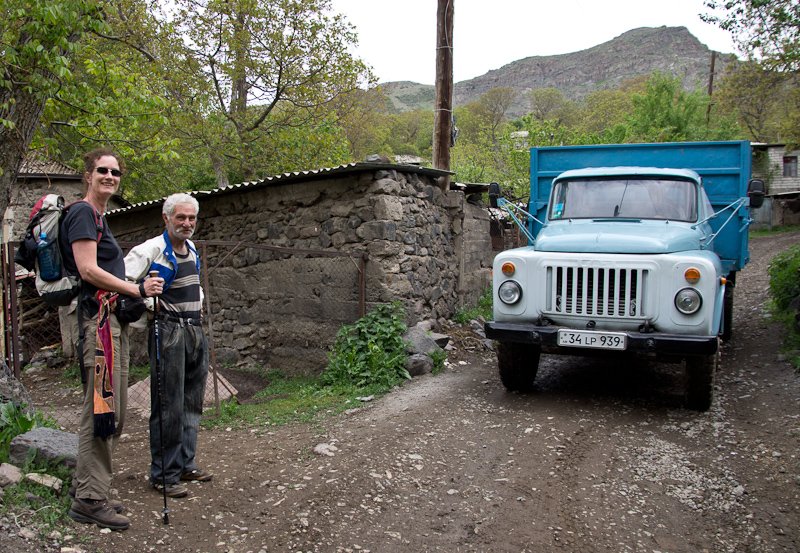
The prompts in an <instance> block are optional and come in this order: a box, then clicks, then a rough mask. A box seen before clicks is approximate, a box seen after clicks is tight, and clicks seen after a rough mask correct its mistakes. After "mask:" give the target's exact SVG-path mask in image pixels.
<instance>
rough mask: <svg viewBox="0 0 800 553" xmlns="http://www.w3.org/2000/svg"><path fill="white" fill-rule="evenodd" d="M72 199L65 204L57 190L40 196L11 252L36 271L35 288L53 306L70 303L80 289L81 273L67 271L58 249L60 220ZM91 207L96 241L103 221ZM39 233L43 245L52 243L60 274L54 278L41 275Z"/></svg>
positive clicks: (26, 266) (18, 262) (100, 232)
mask: <svg viewBox="0 0 800 553" xmlns="http://www.w3.org/2000/svg"><path fill="white" fill-rule="evenodd" d="M78 201H83V200H78ZM75 203H77V202H73V203H71V204H69V205H68V206H65V205H64V204H65V202H64V198H63V197H61V196H59V195H58V194H47V195H46V196H42V197H41V198H40V199H39V201H38V202H36V205H34V206H33V209H32V210H31V216H30V218H29V220H28V227H27V228H26V229H25V235H24V236H23V238H22V239H21V240H20V244H19V249H18V250H17V253H16V254H15V255H14V261H15V262H16V263H17V264H19V265H21V266H23V267H25V268H26V269H27V270H29V271H34V272H35V273H36V291H37V292H38V293H39V296H40V297H41V298H42V300H43V301H44V302H45V303H46V304H48V305H52V306H64V305H69V304H70V302H72V300H73V298H75V297H76V296H77V295H78V294H79V293H80V290H81V279H80V277H79V276H78V275H70V274H67V272H66V270H65V269H64V263H63V258H64V255H63V253H62V252H61V242H60V240H59V234H60V231H61V221H62V220H63V218H64V215H66V213H67V210H68V209H69V208H70V206H72V205H74V204H75ZM92 210H93V211H94V218H95V225H96V226H97V241H98V242H99V241H100V238H101V237H102V236H103V221H102V218H101V217H100V214H99V213H98V212H97V210H96V209H94V208H92ZM42 233H45V234H46V236H47V244H45V245H51V246H52V252H53V255H54V257H55V258H56V261H57V264H58V266H60V268H61V272H60V275H58V276H57V277H56V278H55V279H53V280H45V279H44V278H42V273H41V270H40V267H39V259H38V256H37V252H38V249H39V246H40V243H41V235H42Z"/></svg>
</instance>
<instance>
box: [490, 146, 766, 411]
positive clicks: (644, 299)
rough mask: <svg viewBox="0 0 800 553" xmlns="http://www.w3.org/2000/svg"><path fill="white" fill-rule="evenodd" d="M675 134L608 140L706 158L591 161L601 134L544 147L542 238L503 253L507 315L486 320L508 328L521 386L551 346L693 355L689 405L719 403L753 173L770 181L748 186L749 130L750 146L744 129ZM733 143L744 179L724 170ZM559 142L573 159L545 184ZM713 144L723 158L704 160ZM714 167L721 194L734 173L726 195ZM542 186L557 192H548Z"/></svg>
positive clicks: (506, 379)
mask: <svg viewBox="0 0 800 553" xmlns="http://www.w3.org/2000/svg"><path fill="white" fill-rule="evenodd" d="M710 144H711V145H712V146H709V145H710ZM670 146H671V148H670ZM648 147H649V148H648ZM664 147H665V145H620V146H616V147H615V146H604V147H602V149H603V151H604V152H605V153H606V156H605V157H606V159H607V160H608V161H609V162H611V163H613V162H614V161H615V160H623V161H629V160H631V158H632V157H638V158H639V159H641V160H645V161H654V160H657V159H660V160H662V161H664V160H666V159H667V158H670V157H675V156H674V154H675V152H676V151H681V150H682V152H683V154H682V155H685V152H686V151H687V150H688V151H690V152H691V155H689V156H687V157H688V158H692V160H691V161H690V163H692V164H693V165H697V166H698V167H697V169H699V171H698V170H696V169H694V168H691V167H687V166H686V165H687V164H686V163H683V164H674V165H678V166H673V167H670V166H668V165H667V164H661V165H659V166H637V165H627V164H625V165H613V164H610V165H608V166H604V165H599V166H591V165H590V163H589V161H590V160H589V158H592V159H591V161H594V158H595V157H597V156H596V154H597V153H598V150H595V149H593V148H594V147H570V148H569V149H563V148H561V149H558V148H550V149H544V148H543V149H534V150H535V151H534V152H533V153H532V156H534V155H535V156H537V157H536V159H535V160H534V158H533V157H532V174H531V179H532V197H531V202H530V204H529V210H528V211H527V212H525V215H526V218H527V225H524V223H523V225H524V226H525V227H526V233H527V234H528V236H529V244H530V245H529V246H526V247H524V248H517V249H513V250H507V251H505V252H502V253H500V254H498V255H497V256H496V258H495V261H494V265H493V273H492V274H493V277H492V279H493V294H494V320H493V321H490V322H487V323H486V326H485V330H486V333H487V336H488V337H489V338H492V339H494V340H496V341H497V355H498V365H499V370H500V377H501V380H502V382H503V384H504V385H505V386H506V388H508V389H509V390H515V391H522V392H524V391H528V390H530V389H531V388H532V387H533V384H534V379H535V377H536V372H537V370H538V363H539V357H540V355H541V354H542V353H554V354H567V355H583V356H588V355H591V356H617V357H621V358H625V357H628V358H629V357H639V358H646V359H652V360H657V361H667V362H676V363H684V364H685V367H686V371H685V374H686V387H685V392H686V402H687V405H688V406H689V407H692V408H695V409H700V410H705V409H708V407H709V406H710V405H711V401H712V398H713V396H712V394H713V379H714V373H715V371H716V368H717V364H718V362H719V355H718V353H719V342H720V338H724V339H729V338H730V335H731V330H732V329H731V323H732V317H731V314H732V310H733V286H734V284H735V276H736V272H737V271H738V270H739V269H740V268H741V267H743V266H744V264H745V263H746V262H747V258H748V256H749V252H748V251H747V225H748V224H749V221H750V219H749V212H748V211H747V210H748V205H749V198H748V196H747V195H746V193H744V191H745V189H747V188H746V187H747V186H749V187H750V190H751V192H752V193H751V196H754V195H755V196H757V192H758V190H759V186H758V183H756V182H754V183H750V185H747V184H746V185H745V188H744V189H742V192H743V193H742V194H741V195H740V194H739V193H738V192H739V181H740V178H739V177H741V176H742V175H744V174H745V171H746V175H747V177H749V169H750V164H749V157H747V159H746V160H744V162H743V159H742V156H743V155H748V156H749V144H748V145H747V148H746V150H745V148H744V147H743V144H742V143H738V142H736V143H694V144H680V145H674V144H673V145H667V148H666V149H664ZM540 150H544V152H542V151H540ZM721 150H725V153H727V154H729V153H730V152H731V151H735V152H738V153H739V154H740V155H739V156H738V157H737V158H736V165H735V170H734V171H731V170H730V168H722V169H724V171H722V172H723V173H724V174H725V176H726V177H735V178H733V179H731V178H723V179H717V178H716V175H714V176H713V177H712V176H711V175H712V172H713V171H719V170H720V169H721V168H720V167H716V166H714V167H712V168H709V167H708V165H709V162H711V163H712V164H714V165H716V163H715V162H714V161H713V160H715V159H718V158H719V156H715V155H714V154H719V153H720V151H721ZM631 152H634V153H635V154H637V155H635V156H631ZM659 152H662V153H663V152H668V155H662V153H659ZM551 154H554V155H555V156H556V157H559V158H560V160H559V163H561V164H564V160H565V159H567V160H568V161H569V163H566V165H568V166H569V165H571V166H570V167H568V168H567V169H566V170H564V171H559V172H558V173H557V174H555V175H553V176H552V177H550V178H549V180H548V181H547V183H546V187H541V186H539V184H540V182H539V179H540V177H541V172H542V171H540V170H539V169H541V165H542V164H543V163H546V162H547V156H550V155H551ZM699 154H705V157H708V158H710V159H705V157H703V163H697V162H696V160H695V159H694V158H697V157H698V155H699ZM734 157H736V156H734ZM534 161H536V162H538V163H534ZM682 161H684V162H685V161H686V159H683V160H682ZM575 165H577V166H578V167H574V166H575ZM582 165H585V166H582ZM537 167H538V168H539V169H537ZM703 171H704V172H706V175H707V178H706V179H704V177H703V176H702V175H701V172H703ZM712 178H713V185H714V186H716V188H717V190H716V191H715V194H716V195H717V196H721V194H719V192H720V190H719V187H720V181H721V180H722V181H726V182H727V183H728V184H726V185H725V190H726V194H725V196H726V197H724V198H719V197H717V198H715V199H716V200H717V205H714V202H713V201H712V200H711V198H710V197H709V194H708V193H707V191H706V182H707V180H711V179H712ZM731 187H732V188H734V190H733V192H734V194H731V192H732V190H730V189H729V188H731ZM537 189H539V191H540V192H541V191H542V190H544V189H546V192H547V196H546V197H543V196H542V195H541V194H540V197H539V198H538V202H537V198H536V197H535V196H534V194H535V193H536V191H537ZM761 190H762V191H763V184H762V185H761ZM495 194H496V192H495ZM720 200H721V201H720ZM501 203H502V202H501ZM506 207H508V205H507V204H506ZM531 211H536V215H534V214H532V213H530V212H531ZM520 222H521V221H520Z"/></svg>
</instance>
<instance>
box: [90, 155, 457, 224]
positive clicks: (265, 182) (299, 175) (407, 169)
mask: <svg viewBox="0 0 800 553" xmlns="http://www.w3.org/2000/svg"><path fill="white" fill-rule="evenodd" d="M380 169H384V170H387V171H391V170H394V171H399V172H403V173H416V174H421V175H426V176H430V177H444V176H446V175H452V174H453V173H452V172H451V171H444V170H442V169H433V168H431V167H420V166H419V165H399V164H395V163H372V162H364V161H359V162H356V163H348V164H346V165H339V166H338V167H328V168H324V169H314V170H309V171H292V172H289V173H282V174H280V175H275V176H272V177H265V178H263V179H261V180H255V181H247V182H240V183H237V184H230V185H228V186H225V187H223V188H214V189H212V190H191V191H190V190H187V191H186V193H187V194H189V195H191V196H200V195H204V196H206V195H223V194H230V193H234V192H237V191H240V190H243V189H246V188H260V187H266V186H271V185H277V184H284V183H286V182H291V181H293V180H308V179H309V178H313V179H315V180H316V179H323V178H335V177H339V176H344V175H347V174H352V173H361V172H364V171H375V170H380ZM165 199H166V197H163V198H159V199H157V200H148V201H146V202H140V203H137V204H133V205H131V206H130V207H125V208H120V209H114V210H111V211H109V212H107V213H106V215H116V214H119V213H123V212H130V211H140V210H144V209H148V208H149V207H151V206H153V205H156V204H162V203H164V200H165Z"/></svg>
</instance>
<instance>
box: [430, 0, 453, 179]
mask: <svg viewBox="0 0 800 553" xmlns="http://www.w3.org/2000/svg"><path fill="white" fill-rule="evenodd" d="M453 2H454V0H438V7H437V9H436V107H435V111H434V119H433V167H434V168H436V169H444V170H446V171H449V170H450V147H451V145H452V131H453ZM439 186H441V188H442V191H443V192H445V193H447V190H448V189H449V188H450V177H449V176H448V177H442V178H441V179H440V181H439Z"/></svg>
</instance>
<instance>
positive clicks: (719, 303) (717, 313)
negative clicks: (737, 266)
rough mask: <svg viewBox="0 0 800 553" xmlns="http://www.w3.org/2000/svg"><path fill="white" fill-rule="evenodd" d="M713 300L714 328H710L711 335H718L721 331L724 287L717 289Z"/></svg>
mask: <svg viewBox="0 0 800 553" xmlns="http://www.w3.org/2000/svg"><path fill="white" fill-rule="evenodd" d="M715 296H716V297H715V298H714V318H713V319H712V320H713V321H714V326H713V327H712V328H711V334H712V336H713V335H716V334H719V333H720V331H721V330H722V311H723V306H724V305H725V285H720V286H718V287H717V293H716V295H715Z"/></svg>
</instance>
